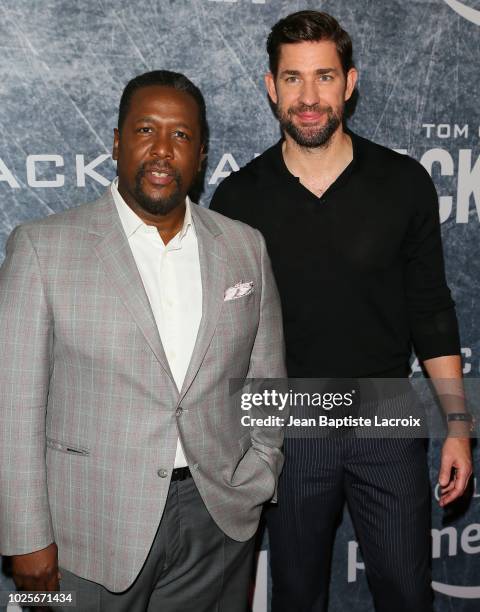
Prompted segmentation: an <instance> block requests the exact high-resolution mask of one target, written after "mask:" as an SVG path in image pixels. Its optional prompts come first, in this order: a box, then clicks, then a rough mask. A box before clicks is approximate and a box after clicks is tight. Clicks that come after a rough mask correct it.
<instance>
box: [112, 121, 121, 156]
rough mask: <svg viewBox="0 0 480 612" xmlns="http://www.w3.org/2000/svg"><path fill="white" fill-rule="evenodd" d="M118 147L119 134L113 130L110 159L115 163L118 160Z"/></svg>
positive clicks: (115, 129)
mask: <svg viewBox="0 0 480 612" xmlns="http://www.w3.org/2000/svg"><path fill="white" fill-rule="evenodd" d="M119 146H120V132H119V131H118V128H114V130H113V149H112V159H114V160H115V161H117V159H118V148H119Z"/></svg>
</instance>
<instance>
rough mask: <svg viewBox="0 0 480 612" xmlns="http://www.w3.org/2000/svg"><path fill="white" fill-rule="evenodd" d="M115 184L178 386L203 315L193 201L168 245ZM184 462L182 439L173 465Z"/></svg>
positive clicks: (118, 204) (115, 195) (120, 211)
mask: <svg viewBox="0 0 480 612" xmlns="http://www.w3.org/2000/svg"><path fill="white" fill-rule="evenodd" d="M117 185H118V179H115V180H114V181H113V182H112V185H111V190H112V195H113V199H114V201H115V206H116V207H117V211H118V214H119V216H120V220H121V222H122V226H123V229H124V230H125V234H126V236H127V239H128V243H129V245H130V248H131V249H132V253H133V257H134V258H135V262H136V264H137V268H138V271H139V273H140V276H141V278H142V281H143V285H144V287H145V291H146V293H147V296H148V299H149V301H150V306H151V307H152V311H153V315H154V317H155V322H156V324H157V327H158V331H159V334H160V339H161V341H162V345H163V348H164V350H165V354H166V356H167V360H168V365H169V366H170V370H171V372H172V375H173V378H174V380H175V384H176V385H177V387H178V389H179V390H180V389H181V387H182V385H183V380H184V378H185V374H186V372H187V368H188V365H189V363H190V359H191V357H192V352H193V347H194V346H195V341H196V339H197V333H198V328H199V325H200V319H201V318H202V280H201V276H200V260H199V257H198V243H197V236H196V233H195V226H194V224H193V221H192V214H191V210H190V206H191V202H190V199H189V198H188V196H187V198H186V210H185V219H184V222H183V227H182V229H181V230H180V232H178V234H177V235H176V236H175V237H174V238H172V240H170V242H169V243H168V244H167V245H165V244H164V242H163V240H162V238H161V237H160V234H159V233H158V230H157V228H156V227H154V226H152V225H146V224H145V223H144V222H143V221H142V220H141V219H140V217H139V216H138V215H137V214H136V213H134V212H133V210H132V209H131V208H130V207H129V206H128V204H127V203H126V202H125V200H124V199H123V198H122V196H121V195H120V193H119V191H118V187H117ZM172 409H173V407H172ZM186 465H187V460H186V459H185V455H184V452H183V449H182V445H181V443H180V440H178V441H177V452H176V456H175V465H174V467H184V466H186Z"/></svg>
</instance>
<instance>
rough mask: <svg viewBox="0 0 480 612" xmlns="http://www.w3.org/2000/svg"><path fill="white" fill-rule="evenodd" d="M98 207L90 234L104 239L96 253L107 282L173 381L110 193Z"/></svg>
mask: <svg viewBox="0 0 480 612" xmlns="http://www.w3.org/2000/svg"><path fill="white" fill-rule="evenodd" d="M97 206H98V207H97V210H96V214H94V215H93V216H92V221H91V224H90V228H89V231H90V233H94V234H98V235H100V236H102V239H101V240H100V241H99V242H98V244H97V245H96V247H95V250H96V253H97V255H98V257H99V259H100V261H101V262H102V264H103V266H104V268H105V272H106V276H107V279H108V280H109V281H110V282H111V284H112V285H113V286H114V287H115V289H116V291H117V293H118V295H119V296H120V298H121V299H122V300H123V303H124V304H125V306H126V308H127V309H128V310H129V312H130V314H131V315H132V317H133V319H134V320H135V322H136V324H137V325H138V327H139V329H140V331H141V332H142V334H143V335H144V337H145V340H146V341H147V342H148V344H149V345H150V348H151V349H152V351H153V353H154V354H155V357H156V358H157V360H158V361H159V362H160V364H161V366H162V367H163V368H164V370H165V372H166V373H167V374H168V376H169V377H170V378H171V379H172V381H173V376H172V373H171V371H170V367H169V365H168V361H167V358H166V355H165V351H164V349H163V346H162V342H161V340H160V334H159V333H158V328H157V324H156V322H155V318H154V316H153V312H152V309H151V306H150V302H149V300H148V297H147V294H146V292H145V288H144V286H143V282H142V279H141V277H140V273H139V272H138V268H137V264H136V263H135V259H134V257H133V254H132V251H131V249H130V245H129V244H128V240H127V237H126V236H125V232H124V230H123V227H122V224H121V221H120V217H119V216H118V213H117V209H116V207H115V203H114V201H113V198H112V196H111V194H110V191H108V192H107V193H106V194H105V195H104V196H103V197H102V198H101V199H100V200H99V202H98V205H97ZM174 384H175V383H174Z"/></svg>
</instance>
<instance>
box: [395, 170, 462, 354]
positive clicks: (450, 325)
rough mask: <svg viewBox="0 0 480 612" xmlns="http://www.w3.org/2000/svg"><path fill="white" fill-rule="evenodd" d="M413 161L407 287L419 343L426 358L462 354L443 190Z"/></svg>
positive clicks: (411, 319) (417, 348)
mask: <svg viewBox="0 0 480 612" xmlns="http://www.w3.org/2000/svg"><path fill="white" fill-rule="evenodd" d="M412 161H413V160H412ZM413 164H414V168H412V173H411V179H412V180H411V183H410V187H411V190H412V192H411V193H412V196H411V198H412V204H413V211H412V217H411V220H410V225H409V228H408V232H407V237H406V242H405V256H406V277H405V287H406V298H407V304H408V316H409V322H410V330H411V335H412V340H413V345H414V348H415V351H416V353H417V355H418V357H419V359H421V360H422V361H425V360H426V359H432V358H434V357H441V356H445V355H458V354H459V353H460V339H459V332H458V323H457V317H456V313H455V302H454V301H453V299H452V297H451V294H450V290H449V288H448V286H447V282H446V278H445V266H444V259H443V250H442V238H441V232H440V220H439V211H438V197H437V193H436V190H435V186H434V184H433V182H432V179H431V178H430V176H429V175H428V173H427V171H426V170H425V169H424V168H423V167H422V166H421V165H420V164H419V163H418V162H413Z"/></svg>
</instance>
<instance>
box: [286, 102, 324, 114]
mask: <svg viewBox="0 0 480 612" xmlns="http://www.w3.org/2000/svg"><path fill="white" fill-rule="evenodd" d="M287 113H288V114H289V115H296V114H297V113H328V114H331V113H333V108H332V107H331V106H321V105H320V104H304V103H301V104H298V105H297V106H291V107H290V108H289V109H288V111H287Z"/></svg>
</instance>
